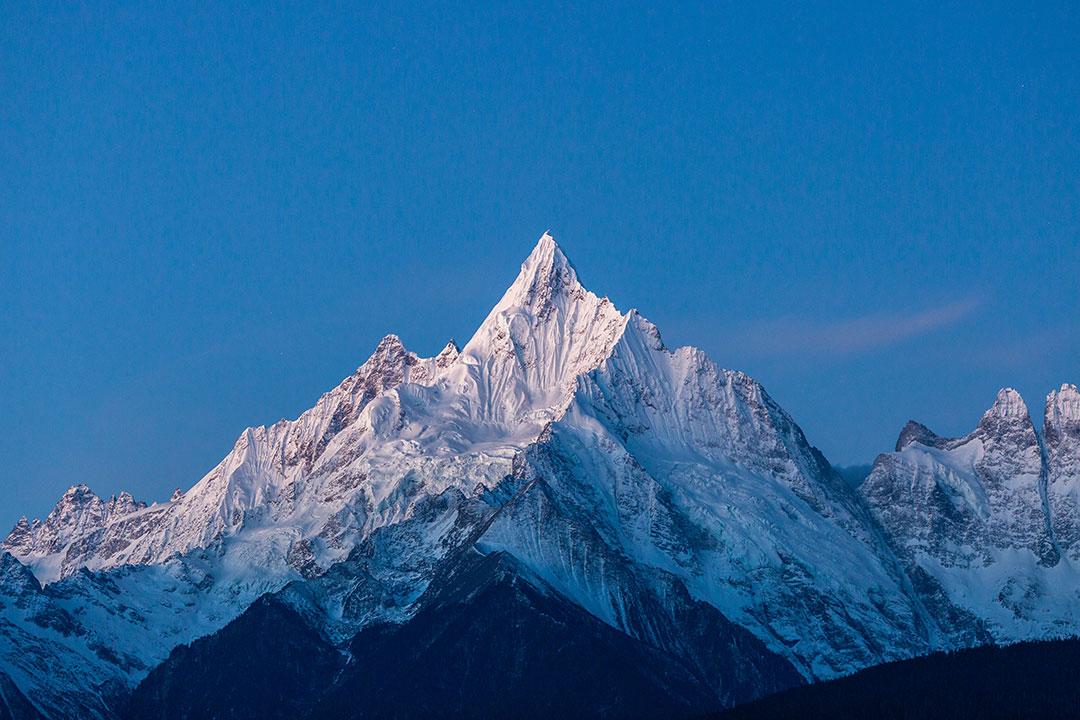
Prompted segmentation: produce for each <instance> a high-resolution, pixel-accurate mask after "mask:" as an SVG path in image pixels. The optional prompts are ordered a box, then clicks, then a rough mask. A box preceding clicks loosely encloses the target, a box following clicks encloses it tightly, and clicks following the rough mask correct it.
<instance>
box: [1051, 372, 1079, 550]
mask: <svg viewBox="0 0 1080 720" xmlns="http://www.w3.org/2000/svg"><path fill="white" fill-rule="evenodd" d="M1044 436H1045V444H1046V464H1047V474H1048V478H1047V495H1048V503H1049V506H1050V517H1051V524H1052V526H1053V531H1054V536H1055V538H1056V540H1057V543H1058V545H1059V546H1060V547H1061V550H1062V552H1063V553H1065V554H1066V555H1067V556H1068V557H1069V559H1070V560H1073V561H1080V391H1077V389H1076V386H1075V385H1068V384H1066V385H1062V386H1061V389H1060V390H1055V391H1053V392H1051V393H1050V394H1049V395H1048V396H1047V398H1046V420H1045V423H1044Z"/></svg>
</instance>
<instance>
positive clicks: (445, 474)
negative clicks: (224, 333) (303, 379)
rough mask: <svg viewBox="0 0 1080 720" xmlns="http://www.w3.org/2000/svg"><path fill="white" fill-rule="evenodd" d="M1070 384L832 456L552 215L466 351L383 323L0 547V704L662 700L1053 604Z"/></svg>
mask: <svg viewBox="0 0 1080 720" xmlns="http://www.w3.org/2000/svg"><path fill="white" fill-rule="evenodd" d="M1078 496H1080V392H1078V391H1077V388H1076V387H1075V386H1074V385H1068V384H1065V385H1062V386H1061V388H1060V389H1059V390H1056V391H1054V392H1051V393H1050V394H1049V396H1048V397H1047V400H1046V406H1045V420H1044V424H1043V431H1042V433H1041V435H1040V433H1039V432H1038V431H1037V430H1036V428H1035V426H1034V424H1033V422H1032V419H1031V417H1030V414H1029V412H1028V409H1027V407H1026V405H1025V403H1024V401H1023V400H1022V398H1021V397H1020V395H1019V394H1018V393H1016V392H1015V391H1014V390H1011V389H1008V388H1006V389H1003V390H1001V391H1000V392H999V393H998V395H997V398H996V399H995V400H994V402H993V404H992V405H991V406H990V408H989V409H988V410H987V411H986V413H985V414H984V415H983V416H982V418H981V419H980V421H979V423H978V425H977V426H976V428H975V429H974V430H973V431H972V432H971V433H969V434H968V435H966V436H964V437H961V438H944V437H940V436H938V435H936V434H935V433H933V432H932V431H931V430H930V429H929V428H927V427H925V426H923V425H921V424H919V423H915V422H910V423H908V425H907V426H905V427H904V428H903V429H902V431H901V432H900V436H899V439H898V440H897V443H896V446H895V448H894V449H893V450H892V451H890V452H886V453H883V454H881V455H880V456H879V457H878V458H877V459H876V460H875V462H874V464H873V467H872V469H871V470H870V472H869V474H868V475H867V476H866V477H865V479H863V480H861V481H860V482H857V483H853V482H852V481H851V480H850V478H848V479H845V477H844V476H842V475H841V473H840V472H838V471H837V470H836V469H835V468H833V467H832V466H831V465H830V463H829V462H828V460H827V459H826V458H825V457H824V456H823V455H822V453H821V452H819V451H818V450H817V449H816V448H815V447H813V446H812V445H811V444H810V443H809V442H808V440H807V438H806V437H805V435H804V434H803V431H802V430H801V429H800V428H799V426H798V424H797V423H796V422H795V420H794V419H793V418H792V417H791V416H790V415H789V414H788V413H787V412H785V411H784V409H783V408H782V407H781V406H780V405H779V404H778V403H777V402H776V401H775V400H774V399H773V398H772V397H771V396H770V395H769V394H768V393H767V392H766V391H765V389H764V388H763V387H762V386H761V384H760V383H758V382H757V381H755V380H754V379H753V378H751V377H749V376H748V375H746V374H744V373H741V372H738V371H733V370H727V369H724V368H722V367H720V366H719V365H717V364H716V363H715V362H713V360H711V359H710V358H709V357H707V356H706V355H705V354H704V353H703V352H702V351H700V350H698V349H695V348H692V347H681V348H675V349H672V348H668V347H667V346H666V345H665V344H664V342H663V340H662V338H661V334H660V332H659V330H658V329H657V327H656V326H655V325H653V324H652V323H651V322H649V321H648V320H647V319H645V317H643V316H642V315H641V314H639V313H638V312H637V311H635V310H630V311H628V312H622V311H620V310H618V309H617V308H616V307H615V306H614V305H613V304H612V302H611V301H610V300H609V299H608V298H606V297H599V296H597V295H595V294H593V293H592V292H590V291H589V290H587V289H586V288H585V287H584V286H583V285H582V284H581V282H580V281H579V278H578V275H577V271H576V270H575V268H574V266H573V265H572V264H571V263H570V262H569V260H568V259H567V258H566V256H565V255H564V253H563V252H562V250H561V249H560V248H559V246H558V245H557V244H556V243H555V241H554V239H553V238H552V237H551V236H550V235H549V234H546V233H545V234H544V235H543V236H542V237H541V238H540V240H539V242H538V243H537V245H536V247H535V248H534V249H533V251H532V253H531V254H530V255H529V257H528V258H527V259H526V260H525V262H524V264H523V265H522V266H521V270H520V272H519V273H518V275H517V278H516V279H515V280H514V282H513V283H512V285H511V286H510V287H509V289H508V290H507V291H506V292H505V294H504V295H503V297H502V298H501V300H499V302H498V303H497V304H496V305H495V307H494V308H493V309H492V311H491V312H490V314H489V315H488V316H487V318H486V319H485V320H484V321H483V323H482V324H481V325H480V327H479V329H478V330H477V331H476V333H475V334H474V335H473V337H472V338H471V339H470V340H469V342H468V343H466V344H465V345H464V346H463V347H460V348H459V347H458V346H457V345H456V344H455V343H454V342H453V341H451V342H448V343H447V345H446V346H445V348H444V349H443V350H442V351H441V352H439V353H438V354H437V355H435V356H433V357H426V358H425V357H419V356H418V355H417V354H415V353H413V352H411V351H409V350H408V349H407V348H406V347H405V346H404V345H403V343H402V342H401V340H400V339H399V338H398V337H396V336H394V335H388V336H386V337H385V338H383V339H382V341H380V342H379V344H378V346H377V347H376V348H375V351H374V353H373V354H372V355H371V357H370V358H368V359H367V361H366V362H364V363H363V364H362V365H361V366H360V367H359V368H358V369H357V370H356V372H355V373H353V374H352V375H350V376H349V377H348V378H346V379H345V380H344V381H342V383H341V384H340V385H338V386H337V387H336V388H334V389H333V390H331V391H330V392H328V393H326V394H325V395H323V396H322V397H321V398H319V400H318V401H317V402H316V403H315V405H314V406H313V407H312V408H311V409H310V410H308V411H306V412H305V413H303V414H302V415H301V416H300V417H298V418H297V419H295V420H282V421H280V422H278V423H275V424H274V425H271V426H268V427H257V428H249V429H248V430H245V431H244V432H243V433H242V434H241V435H240V437H239V438H238V439H237V441H236V443H235V445H234V447H233V449H232V451H231V452H230V453H229V454H228V455H227V456H226V457H225V458H224V459H223V460H222V461H221V462H220V463H219V464H218V465H217V466H216V467H215V468H213V469H212V470H211V471H210V472H209V473H207V475H206V476H205V477H203V478H202V479H201V480H199V481H198V482H197V483H195V484H194V485H193V486H192V487H191V488H189V489H187V490H186V491H182V490H179V489H178V490H177V491H176V492H175V493H173V495H172V497H171V498H169V499H168V500H167V501H163V502H154V503H149V504H148V503H145V502H140V501H137V500H135V499H134V498H133V497H132V496H131V495H129V494H127V493H121V494H120V495H117V496H115V497H111V498H108V499H103V498H100V497H98V496H97V495H95V494H94V493H93V492H92V491H91V490H90V489H89V488H87V487H86V486H85V485H81V484H76V485H74V486H73V487H72V488H71V489H70V490H68V491H67V492H66V493H64V495H63V497H61V498H60V500H59V502H58V503H57V505H56V507H55V508H54V509H53V510H52V512H50V513H49V515H48V516H47V517H46V518H45V519H44V520H34V521H32V522H31V521H28V520H27V519H25V518H24V519H22V520H20V521H19V522H18V523H17V524H16V526H15V527H14V529H12V531H11V532H10V534H9V535H8V536H7V537H6V539H5V540H4V541H3V544H2V554H0V718H8V717H10V718H50V719H55V720H59V719H62V718H101V719H114V718H120V717H177V718H179V717H201V716H208V715H217V716H220V717H235V718H240V717H283V718H284V717H426V716H432V717H434V716H436V715H438V716H440V717H447V716H459V717H466V716H492V715H505V714H511V713H512V714H514V715H517V716H541V715H543V716H549V715H552V714H554V713H560V714H563V715H596V716H605V717H628V716H657V715H664V716H679V715H686V716H690V715H695V714H700V713H705V712H710V711H717V710H720V709H723V708H727V707H731V706H734V705H737V704H740V703H744V702H748V701H750V700H753V699H755V698H758V697H761V696H763V695H767V694H769V693H773V692H777V691H780V690H784V689H786V688H790V687H794V686H796V685H801V684H804V683H808V682H814V681H818V680H827V679H832V678H836V677H840V676H843V675H848V674H850V673H853V672H856V671H858V670H861V669H863V668H867V667H870V666H874V665H877V664H881V663H886V662H890V661H895V660H902V659H906V658H911V657H915V656H920V655H925V654H928V653H933V652H935V651H947V650H956V649H960V648H966V647H973V646H977V645H983V644H988V643H1011V642H1017V641H1022V640H1036V639H1046V638H1057V637H1062V636H1071V635H1076V634H1077V632H1078V629H1080V612H1078V611H1080V515H1078V508H1077V502H1078Z"/></svg>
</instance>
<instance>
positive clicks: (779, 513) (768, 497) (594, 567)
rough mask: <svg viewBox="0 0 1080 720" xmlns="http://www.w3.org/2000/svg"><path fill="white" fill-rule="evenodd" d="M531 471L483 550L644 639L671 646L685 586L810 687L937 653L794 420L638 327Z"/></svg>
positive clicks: (726, 374)
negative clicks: (676, 589) (503, 555)
mask: <svg viewBox="0 0 1080 720" xmlns="http://www.w3.org/2000/svg"><path fill="white" fill-rule="evenodd" d="M527 457H528V461H529V465H530V472H531V473H532V474H533V477H534V478H535V485H534V487H532V488H530V490H529V492H528V493H527V494H526V495H525V496H524V497H522V498H521V499H520V500H518V501H517V503H516V504H514V505H513V506H510V507H508V509H507V511H505V512H504V513H503V514H501V515H500V516H499V517H498V518H497V519H496V520H495V522H494V523H493V525H492V527H491V528H490V530H489V531H487V532H486V533H485V534H484V535H483V536H481V537H480V539H479V546H480V547H481V548H485V549H492V550H503V551H506V552H509V553H512V554H514V555H516V556H517V557H520V558H523V559H525V560H526V561H527V563H528V564H529V566H530V567H532V568H533V569H534V571H536V572H538V573H539V574H540V575H541V576H542V577H544V579H545V580H546V581H547V582H549V583H551V584H552V585H553V586H554V587H556V588H558V589H559V590H560V591H561V592H563V593H565V594H566V595H568V596H569V597H571V598H573V599H574V600H575V601H577V602H578V603H580V604H581V605H582V606H583V607H586V608H587V609H589V611H590V612H592V613H593V614H595V615H597V616H598V617H600V618H603V619H605V620H606V621H608V622H609V623H611V624H613V625H615V626H616V627H620V628H622V629H624V630H625V631H627V632H628V633H630V634H632V635H635V636H639V637H644V638H646V639H649V640H651V641H652V642H656V643H658V644H660V645H663V643H664V642H665V640H664V638H662V637H655V636H654V634H655V631H656V627H655V625H656V624H657V622H658V617H659V615H658V613H657V612H656V611H654V610H646V609H643V608H647V607H648V606H649V604H650V603H652V604H655V606H656V607H660V608H664V607H672V606H675V605H677V603H675V602H674V601H673V599H672V590H671V587H672V586H673V584H674V585H675V586H683V587H685V588H687V589H688V590H689V593H690V595H691V596H692V597H694V598H695V599H697V600H700V601H704V602H707V603H709V604H711V605H712V606H714V607H716V608H718V609H720V610H721V611H722V612H723V613H724V614H725V615H727V616H728V617H730V618H732V619H734V620H735V621H737V622H738V623H740V624H742V625H743V626H745V627H748V628H750V629H752V630H753V631H754V632H755V633H756V634H757V635H758V636H759V637H761V638H762V639H763V640H764V641H765V642H766V643H767V644H768V645H769V647H770V648H771V649H773V650H774V651H776V652H779V653H782V654H784V655H786V656H787V657H789V658H790V659H791V660H793V661H794V662H795V663H796V664H797V666H798V667H800V668H801V669H802V670H803V672H805V673H806V674H807V675H808V676H810V677H830V676H833V675H835V674H838V673H842V672H847V671H850V670H852V669H855V668H858V667H862V666H864V665H867V664H870V663H874V662H880V661H881V660H883V659H886V658H891V657H901V656H907V655H910V654H912V653H914V652H918V651H921V650H923V649H925V648H927V647H931V646H932V645H933V644H934V643H935V642H936V641H937V636H938V634H939V631H938V630H937V628H936V626H935V625H934V624H933V620H931V619H930V618H928V617H926V616H925V612H924V611H923V609H922V608H921V606H920V605H919V603H918V601H917V599H916V598H914V597H913V596H912V594H911V593H910V592H909V589H908V588H907V586H906V582H905V578H904V576H903V573H902V572H901V571H900V569H899V566H898V564H897V563H895V561H894V560H893V559H892V557H891V555H890V554H889V552H888V549H887V548H886V547H885V544H884V542H882V541H881V540H880V538H879V537H878V535H877V534H876V528H875V526H874V524H873V523H872V521H869V515H868V511H867V508H866V507H865V506H864V505H863V504H862V501H861V499H860V498H859V497H858V496H857V495H856V494H855V493H854V492H852V491H851V489H850V488H849V487H848V486H847V485H846V484H845V483H844V482H843V481H842V480H841V479H840V478H839V476H837V475H836V474H835V473H834V472H833V471H832V469H831V468H830V467H829V465H828V463H827V462H826V461H825V460H824V458H823V457H822V456H821V455H820V453H818V452H817V451H816V450H815V449H813V448H811V447H810V446H809V444H808V443H807V442H806V439H805V438H804V437H803V434H802V431H801V430H799V428H798V426H796V425H795V423H794V422H793V421H792V420H791V418H790V417H789V416H788V415H787V414H786V413H784V411H783V410H781V409H780V408H779V406H777V405H776V403H775V402H773V400H772V399H771V398H770V397H769V396H768V395H767V394H766V393H765V391H764V390H763V389H762V388H761V386H760V385H759V384H757V383H756V382H754V381H753V380H752V379H751V378H749V377H747V376H746V375H743V374H741V373H737V372H732V371H725V370H721V369H720V368H718V367H716V366H715V365H714V364H713V363H712V362H711V361H709V360H708V359H707V358H706V357H705V356H704V355H703V354H702V353H701V352H700V351H698V350H695V349H692V348H680V349H679V350H676V351H674V352H671V351H669V350H667V349H666V348H665V347H664V346H663V343H662V342H661V340H660V336H659V333H658V331H657V330H656V328H655V326H653V325H652V324H651V323H649V322H648V321H647V320H645V319H644V318H642V317H641V316H640V315H637V314H636V313H634V312H631V313H630V315H629V316H628V321H627V324H626V328H625V331H624V333H623V335H622V336H621V337H620V340H619V341H618V343H617V344H616V345H615V347H614V349H613V352H612V353H611V355H610V356H609V357H608V358H607V359H606V360H605V361H604V362H603V363H602V364H601V365H600V367H599V368H598V369H597V370H595V371H593V372H591V373H588V374H587V375H585V376H582V377H581V378H579V380H578V383H577V389H576V392H575V396H574V400H573V402H572V403H571V405H570V406H569V411H568V412H567V414H566V415H565V417H564V418H562V419H561V420H560V421H558V422H556V423H555V424H554V425H553V426H552V428H551V430H550V431H549V433H548V437H547V439H546V440H545V442H543V443H540V444H538V445H536V446H534V447H533V448H532V449H530V451H529V454H528V456H527Z"/></svg>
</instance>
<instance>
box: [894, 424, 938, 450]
mask: <svg viewBox="0 0 1080 720" xmlns="http://www.w3.org/2000/svg"><path fill="white" fill-rule="evenodd" d="M912 443H919V444H920V445H925V446H927V447H939V446H940V445H941V443H942V438H941V437H940V436H939V435H938V434H937V433H935V432H934V431H933V430H931V429H930V428H928V427H926V426H925V425H923V424H922V423H920V422H915V421H914V420H908V421H907V425H904V429H903V430H901V431H900V437H898V438H897V439H896V452H900V451H901V450H903V449H904V448H906V447H907V446H908V445H911V444H912Z"/></svg>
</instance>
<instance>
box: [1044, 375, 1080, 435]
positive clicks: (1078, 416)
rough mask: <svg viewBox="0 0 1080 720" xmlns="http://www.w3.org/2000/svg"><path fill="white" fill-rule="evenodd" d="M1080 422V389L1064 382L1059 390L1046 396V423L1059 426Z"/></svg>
mask: <svg viewBox="0 0 1080 720" xmlns="http://www.w3.org/2000/svg"><path fill="white" fill-rule="evenodd" d="M1077 423H1080V390H1077V388H1076V386H1075V385H1072V384H1070V383H1063V384H1062V386H1061V388H1060V389H1059V390H1053V391H1051V392H1050V394H1049V395H1047V396H1046V424H1047V426H1051V425H1053V426H1057V425H1063V424H1077Z"/></svg>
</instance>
